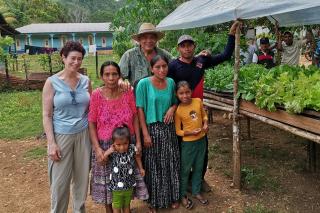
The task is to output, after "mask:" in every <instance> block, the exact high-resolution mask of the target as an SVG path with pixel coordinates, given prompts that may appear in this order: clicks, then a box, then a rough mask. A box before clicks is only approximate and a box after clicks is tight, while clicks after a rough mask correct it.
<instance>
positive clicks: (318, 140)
mask: <svg viewBox="0 0 320 213" xmlns="http://www.w3.org/2000/svg"><path fill="white" fill-rule="evenodd" d="M240 113H241V114H244V115H246V116H248V117H251V118H254V119H256V120H259V121H262V122H263V123H267V124H270V125H272V126H275V127H278V128H279V129H282V130H285V131H287V132H291V133H293V134H295V135H298V136H300V137H303V138H307V139H308V140H312V141H314V142H316V143H320V135H317V134H314V133H311V132H307V131H305V130H303V129H299V128H296V127H293V126H290V125H288V124H284V123H281V122H279V121H275V120H272V119H270V118H267V117H264V116H261V115H258V114H255V113H252V112H248V111H245V110H240Z"/></svg>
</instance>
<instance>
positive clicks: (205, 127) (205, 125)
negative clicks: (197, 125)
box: [202, 122, 209, 133]
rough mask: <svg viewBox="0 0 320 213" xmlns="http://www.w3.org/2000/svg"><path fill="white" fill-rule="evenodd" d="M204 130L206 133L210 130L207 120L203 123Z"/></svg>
mask: <svg viewBox="0 0 320 213" xmlns="http://www.w3.org/2000/svg"><path fill="white" fill-rule="evenodd" d="M202 130H203V131H204V132H205V133H207V132H208V130H209V126H208V123H207V122H205V123H204V124H203V127H202Z"/></svg>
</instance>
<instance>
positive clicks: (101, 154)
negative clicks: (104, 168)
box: [94, 147, 105, 164]
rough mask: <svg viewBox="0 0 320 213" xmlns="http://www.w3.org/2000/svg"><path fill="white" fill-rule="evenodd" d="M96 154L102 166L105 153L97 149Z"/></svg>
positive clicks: (99, 148)
mask: <svg viewBox="0 0 320 213" xmlns="http://www.w3.org/2000/svg"><path fill="white" fill-rule="evenodd" d="M94 151H95V154H96V161H97V163H98V164H102V163H103V161H104V160H105V159H104V151H103V149H101V147H97V148H95V150H94Z"/></svg>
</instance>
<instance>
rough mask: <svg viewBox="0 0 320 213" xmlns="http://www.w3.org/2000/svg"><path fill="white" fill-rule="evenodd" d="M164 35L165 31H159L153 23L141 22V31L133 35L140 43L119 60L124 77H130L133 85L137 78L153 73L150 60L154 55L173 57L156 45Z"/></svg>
mask: <svg viewBox="0 0 320 213" xmlns="http://www.w3.org/2000/svg"><path fill="white" fill-rule="evenodd" d="M163 37H164V33H163V32H159V31H157V30H156V28H155V26H154V25H153V24H151V23H143V24H141V26H140V28H139V32H138V33H137V34H134V35H132V39H133V40H135V41H136V42H137V43H138V44H139V45H138V46H137V47H134V48H132V49H130V50H127V51H126V52H125V53H124V54H123V55H122V57H121V59H120V62H119V66H120V68H121V72H122V73H123V77H124V78H125V79H128V80H129V81H130V83H131V85H133V84H134V83H135V82H136V81H137V80H140V79H141V78H144V77H146V76H149V75H151V73H150V70H151V68H150V63H149V62H150V60H151V59H152V58H153V57H154V56H156V55H161V56H164V57H166V58H167V59H168V60H170V59H171V58H172V56H171V55H170V53H169V52H167V51H166V50H164V49H160V48H158V47H157V46H156V45H157V42H158V41H159V40H160V39H162V38H163Z"/></svg>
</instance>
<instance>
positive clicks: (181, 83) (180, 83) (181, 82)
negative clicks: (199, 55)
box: [176, 81, 191, 92]
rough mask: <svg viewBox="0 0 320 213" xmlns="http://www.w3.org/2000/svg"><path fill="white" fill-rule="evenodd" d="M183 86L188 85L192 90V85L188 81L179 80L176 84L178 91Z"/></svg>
mask: <svg viewBox="0 0 320 213" xmlns="http://www.w3.org/2000/svg"><path fill="white" fill-rule="evenodd" d="M181 87H188V88H189V89H190V90H191V86H190V84H189V83H188V82H187V81H179V82H178V83H177V85H176V92H177V91H178V90H179V89H180V88H181Z"/></svg>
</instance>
